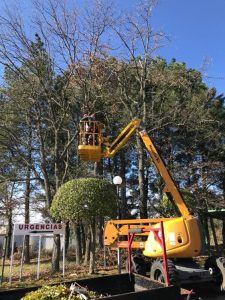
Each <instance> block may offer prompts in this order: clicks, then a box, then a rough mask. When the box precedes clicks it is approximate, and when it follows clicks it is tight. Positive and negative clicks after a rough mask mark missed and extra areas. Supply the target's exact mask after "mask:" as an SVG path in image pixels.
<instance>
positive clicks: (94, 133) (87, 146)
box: [78, 119, 103, 162]
mask: <svg viewBox="0 0 225 300" xmlns="http://www.w3.org/2000/svg"><path fill="white" fill-rule="evenodd" d="M102 129H103V124H102V123H100V122H99V121H95V120H90V119H87V120H83V121H82V120H81V121H80V132H79V147H78V151H79V155H80V159H81V160H84V161H94V162H98V161H100V159H101V158H102V149H101V148H102V146H101V145H102Z"/></svg>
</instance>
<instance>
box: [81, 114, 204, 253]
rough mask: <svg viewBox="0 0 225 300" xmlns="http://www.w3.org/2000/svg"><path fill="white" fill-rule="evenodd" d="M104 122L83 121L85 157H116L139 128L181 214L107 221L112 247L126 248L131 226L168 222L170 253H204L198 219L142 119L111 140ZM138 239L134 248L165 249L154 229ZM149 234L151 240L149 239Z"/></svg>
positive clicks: (106, 233) (106, 241) (106, 239)
mask: <svg viewBox="0 0 225 300" xmlns="http://www.w3.org/2000/svg"><path fill="white" fill-rule="evenodd" d="M102 128H103V125H102V124H101V123H100V122H98V121H90V120H83V121H81V122H80V135H79V136H80V142H79V147H78V150H79V154H80V158H81V160H84V161H94V162H96V161H100V159H101V158H103V157H104V158H109V157H113V156H114V155H115V154H116V153H117V152H118V151H119V150H120V149H121V148H122V147H123V146H124V145H125V144H126V142H127V141H128V140H129V138H130V137H131V136H132V135H133V134H134V133H135V132H138V133H139V135H140V137H141V139H142V141H143V143H144V145H145V147H146V149H147V150H148V152H149V154H150V156H151V159H152V161H153V163H154V165H155V167H156V168H157V170H158V172H159V173H160V175H161V177H162V179H163V180H164V183H165V188H164V192H165V193H166V194H167V195H168V197H169V199H170V200H171V201H172V203H173V204H174V206H175V207H176V209H178V210H179V212H180V214H181V216H180V217H176V218H169V219H146V220H145V219H139V220H111V221H108V222H107V223H106V224H105V228H104V244H105V245H106V246H109V247H119V248H126V247H127V245H128V241H126V240H124V238H123V239H122V240H120V236H124V237H127V236H128V230H129V228H132V229H135V228H136V229H137V230H138V231H140V229H148V228H150V227H152V226H153V227H154V228H156V227H158V225H159V224H158V223H159V222H160V221H163V222H164V232H165V242H166V249H167V254H168V256H169V257H183V258H186V257H194V256H197V255H199V253H201V249H202V240H201V234H200V228H199V225H198V219H197V218H195V217H194V216H192V215H191V214H190V213H189V211H188V208H187V206H186V204H185V202H184V200H183V198H182V196H181V194H180V193H179V190H178V188H177V186H176V184H175V182H174V181H173V179H172V177H171V175H170V173H169V171H168V170H167V168H166V166H165V164H164V162H163V160H162V159H161V157H160V155H159V153H158V151H157V149H156V147H155V145H154V143H153V141H152V140H151V139H150V137H149V136H148V134H147V132H146V130H145V128H144V124H143V123H142V121H141V120H140V119H134V120H132V121H131V122H130V123H129V124H128V125H127V127H126V128H124V129H123V130H122V132H121V133H120V134H119V135H118V137H117V138H116V139H115V140H114V141H113V142H112V143H111V144H110V143H109V142H108V139H107V138H105V137H104V135H103V132H102ZM138 235H139V237H138V240H136V241H133V243H132V248H140V249H141V248H143V249H144V251H143V254H144V255H145V256H148V257H160V256H162V249H161V247H160V246H159V244H158V242H157V241H156V240H155V237H154V235H153V234H152V232H148V233H146V232H145V233H139V234H138ZM146 238H147V240H146Z"/></svg>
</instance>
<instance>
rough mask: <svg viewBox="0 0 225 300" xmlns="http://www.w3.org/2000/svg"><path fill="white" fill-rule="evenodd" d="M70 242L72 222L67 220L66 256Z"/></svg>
mask: <svg viewBox="0 0 225 300" xmlns="http://www.w3.org/2000/svg"><path fill="white" fill-rule="evenodd" d="M69 242H70V223H69V222H66V230H65V256H67V253H68V248H69Z"/></svg>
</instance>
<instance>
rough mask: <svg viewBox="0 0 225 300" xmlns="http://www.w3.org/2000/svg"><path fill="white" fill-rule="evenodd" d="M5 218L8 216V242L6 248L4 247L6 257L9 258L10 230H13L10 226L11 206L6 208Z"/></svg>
mask: <svg viewBox="0 0 225 300" xmlns="http://www.w3.org/2000/svg"><path fill="white" fill-rule="evenodd" d="M7 218H8V243H7V249H6V257H7V258H8V259H10V255H11V242H12V231H13V228H12V209H11V207H10V208H9V209H8V212H7Z"/></svg>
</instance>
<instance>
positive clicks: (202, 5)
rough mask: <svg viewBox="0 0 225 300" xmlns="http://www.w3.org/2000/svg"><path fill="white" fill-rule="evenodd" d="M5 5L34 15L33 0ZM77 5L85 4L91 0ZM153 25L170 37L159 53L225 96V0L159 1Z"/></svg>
mask: <svg viewBox="0 0 225 300" xmlns="http://www.w3.org/2000/svg"><path fill="white" fill-rule="evenodd" d="M43 1H45V0H43ZM69 1H72V0H69ZM106 1H107V0H106ZM4 2H6V3H7V4H8V6H9V7H12V6H13V4H14V3H18V2H19V3H20V5H21V7H22V8H23V13H24V17H25V19H26V20H29V16H30V15H31V14H32V13H33V11H32V5H31V3H32V1H31V0H7V1H4V0H0V10H1V8H2V6H3V5H4ZM74 2H75V3H79V5H84V3H89V2H91V0H77V1H74ZM114 2H115V5H116V6H117V7H118V9H120V10H123V9H124V8H129V9H132V7H133V6H134V4H135V3H138V2H139V1H138V0H114ZM1 11H2V10H1ZM152 26H153V28H154V29H155V30H159V29H162V30H163V32H165V33H166V35H167V36H169V38H170V41H168V42H167V43H166V45H165V46H164V47H163V48H162V49H161V50H160V52H159V54H160V55H161V56H162V57H164V58H165V59H166V60H168V61H170V60H171V58H176V60H177V61H180V62H185V63H186V64H187V67H189V68H195V69H198V70H201V71H202V72H203V75H204V80H205V82H206V83H207V85H208V86H210V87H216V89H217V92H218V93H225V59H224V54H225V0H159V3H158V5H157V7H156V9H155V11H154V13H153V18H152ZM204 62H206V63H204ZM203 66H204V68H203Z"/></svg>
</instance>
